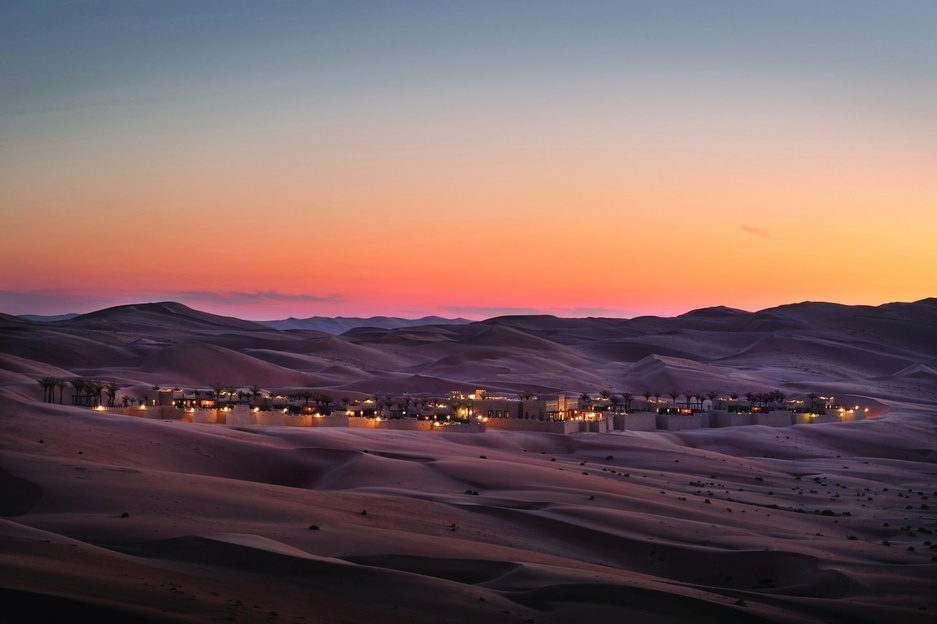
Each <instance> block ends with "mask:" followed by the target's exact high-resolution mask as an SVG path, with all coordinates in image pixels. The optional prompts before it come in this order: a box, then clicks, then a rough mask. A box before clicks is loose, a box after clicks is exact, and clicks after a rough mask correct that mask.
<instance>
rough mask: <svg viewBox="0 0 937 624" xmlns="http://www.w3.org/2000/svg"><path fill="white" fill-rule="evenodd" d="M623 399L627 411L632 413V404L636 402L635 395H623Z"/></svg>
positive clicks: (628, 393) (627, 393)
mask: <svg viewBox="0 0 937 624" xmlns="http://www.w3.org/2000/svg"><path fill="white" fill-rule="evenodd" d="M621 398H622V399H623V400H624V402H625V411H626V412H630V411H631V402H632V401H634V395H633V394H631V393H630V392H626V393H624V394H623V395H621Z"/></svg>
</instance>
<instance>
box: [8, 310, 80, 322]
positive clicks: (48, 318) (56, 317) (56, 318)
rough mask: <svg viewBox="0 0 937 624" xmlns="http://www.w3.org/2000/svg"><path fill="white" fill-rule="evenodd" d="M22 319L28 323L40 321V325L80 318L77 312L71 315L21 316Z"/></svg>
mask: <svg viewBox="0 0 937 624" xmlns="http://www.w3.org/2000/svg"><path fill="white" fill-rule="evenodd" d="M18 316H19V317H20V318H21V319H26V320H27V321H39V322H40V323H54V322H55V321H67V320H68V319H73V318H75V317H76V316H78V313H77V312H72V313H70V314H53V315H45V314H19V315H18Z"/></svg>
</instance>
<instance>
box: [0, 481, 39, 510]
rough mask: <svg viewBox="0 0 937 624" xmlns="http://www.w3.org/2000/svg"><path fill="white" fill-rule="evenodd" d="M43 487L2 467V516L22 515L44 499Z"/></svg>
mask: <svg viewBox="0 0 937 624" xmlns="http://www.w3.org/2000/svg"><path fill="white" fill-rule="evenodd" d="M42 496H43V491H42V488H41V487H39V486H38V485H36V484H35V483H33V482H32V481H27V480H26V479H20V478H19V477H16V476H13V475H12V474H10V473H9V472H7V471H5V470H3V469H0V517H6V518H9V517H15V516H22V515H23V514H25V513H27V512H28V511H29V510H30V509H32V508H33V507H35V506H36V504H37V503H39V501H40V500H41V499H42Z"/></svg>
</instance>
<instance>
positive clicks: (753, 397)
mask: <svg viewBox="0 0 937 624" xmlns="http://www.w3.org/2000/svg"><path fill="white" fill-rule="evenodd" d="M786 398H787V395H786V394H784V393H783V392H781V391H780V390H771V391H768V392H746V393H745V399H746V400H747V401H748V404H749V405H752V406H761V407H768V405H769V404H772V403H773V404H775V405H779V404H782V403H784V399H786Z"/></svg>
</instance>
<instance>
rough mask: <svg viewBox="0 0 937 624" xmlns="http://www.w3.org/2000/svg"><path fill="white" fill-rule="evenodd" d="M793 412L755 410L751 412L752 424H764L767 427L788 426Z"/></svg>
mask: <svg viewBox="0 0 937 624" xmlns="http://www.w3.org/2000/svg"><path fill="white" fill-rule="evenodd" d="M791 416H793V414H792V413H791V412H788V411H780V412H767V413H762V412H755V413H754V414H752V424H753V425H765V426H767V427H790V426H791V424H792V421H793V419H792V418H791Z"/></svg>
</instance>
